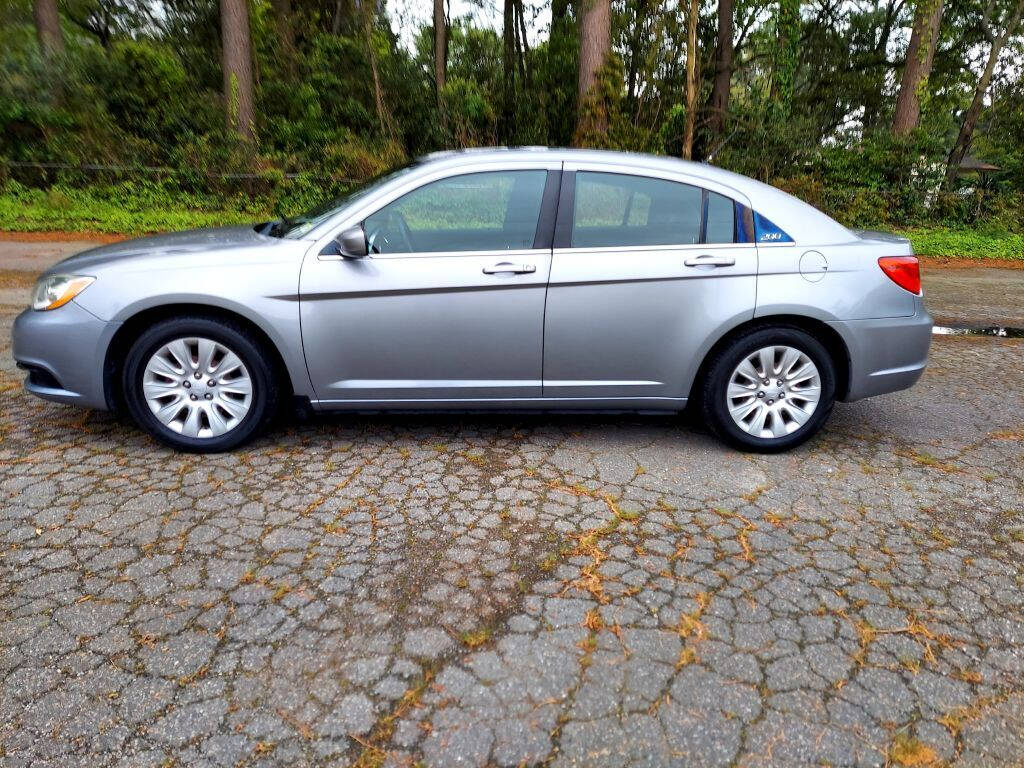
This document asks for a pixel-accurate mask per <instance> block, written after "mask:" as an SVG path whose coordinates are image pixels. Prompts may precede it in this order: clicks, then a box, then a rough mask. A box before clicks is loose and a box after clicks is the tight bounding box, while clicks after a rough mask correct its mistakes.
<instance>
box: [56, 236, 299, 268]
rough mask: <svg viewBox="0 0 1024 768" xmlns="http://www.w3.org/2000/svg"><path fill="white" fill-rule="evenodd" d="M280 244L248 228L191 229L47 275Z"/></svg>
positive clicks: (75, 260) (95, 253) (70, 261)
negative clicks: (116, 264)
mask: <svg viewBox="0 0 1024 768" xmlns="http://www.w3.org/2000/svg"><path fill="white" fill-rule="evenodd" d="M280 242H281V241H280V240H279V239H277V238H272V237H268V236H266V235H261V234H259V233H258V232H256V231H255V230H254V229H253V228H252V227H219V228H217V229H191V230H188V231H185V232H171V233H169V234H166V235H152V236H150V237H140V238H137V239H135V240H125V241H124V242H120V243H111V244H110V245H101V246H99V247H98V248H90V249H89V250H87V251H82V252H81V253H78V254H75V255H74V256H71V257H69V258H66V259H64V260H63V261H60V262H58V263H57V264H54V265H53V266H52V267H50V269H48V270H47V272H48V273H51V274H52V273H61V272H67V273H82V272H86V273H87V272H88V271H89V270H91V269H96V268H98V267H104V266H108V265H110V264H113V263H115V262H121V261H128V260H130V259H136V258H140V257H153V256H160V257H162V256H175V255H182V256H191V255H194V254H197V253H204V254H212V253H215V252H217V251H222V250H231V249H237V248H240V247H244V248H253V247H271V246H273V245H274V244H276V243H280Z"/></svg>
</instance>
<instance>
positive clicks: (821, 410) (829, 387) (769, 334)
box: [698, 326, 836, 453]
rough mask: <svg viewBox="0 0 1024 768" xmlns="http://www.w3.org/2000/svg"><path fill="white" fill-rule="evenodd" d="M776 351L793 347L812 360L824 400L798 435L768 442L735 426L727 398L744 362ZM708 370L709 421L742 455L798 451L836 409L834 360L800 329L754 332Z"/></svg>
mask: <svg viewBox="0 0 1024 768" xmlns="http://www.w3.org/2000/svg"><path fill="white" fill-rule="evenodd" d="M773 345H779V346H781V345H785V346H787V347H792V348H794V349H796V350H799V351H800V352H803V353H804V354H805V355H807V356H808V357H809V358H810V359H811V362H813V363H814V365H815V366H816V367H817V369H818V374H819V377H820V379H821V397H820V399H819V401H818V404H817V406H816V407H815V409H814V412H813V413H812V414H811V416H810V418H809V419H808V420H807V422H806V423H804V424H803V425H801V426H800V427H798V428H797V429H796V430H795V431H794V432H791V433H790V434H788V435H785V436H782V437H774V438H764V437H758V436H755V435H752V434H750V433H749V432H747V431H745V430H743V429H741V428H740V427H739V426H738V425H737V424H736V422H735V421H734V420H733V418H732V416H731V415H730V414H729V407H728V400H727V392H728V387H729V380H730V378H731V377H732V374H733V372H734V371H735V370H736V368H737V366H738V365H739V364H740V363H741V362H742V361H743V360H744V358H746V357H747V356H749V355H752V354H753V353H755V352H757V350H759V349H762V348H764V347H768V346H773ZM706 370H707V375H706V376H705V377H704V380H703V381H702V382H700V390H699V393H698V402H699V405H700V411H701V414H702V416H703V418H704V421H705V422H706V423H707V424H708V426H710V427H711V429H712V430H713V431H714V432H715V434H716V435H718V436H719V437H720V438H722V439H723V440H724V441H725V442H727V443H729V444H730V445H732V446H734V447H736V448H739V449H741V450H745V451H756V452H758V453H779V452H781V451H788V450H789V449H791V448H795V447H796V446H798V445H800V444H801V443H803V442H805V441H806V440H809V439H810V438H811V437H813V436H814V435H815V434H816V433H817V432H818V430H820V429H821V427H822V426H823V425H824V423H825V421H826V420H827V419H828V417H829V414H830V413H831V412H832V407H833V406H834V405H835V393H836V367H835V363H834V362H833V361H832V356H831V355H830V354H829V352H828V350H827V349H826V348H825V346H824V345H823V344H822V343H821V342H820V341H819V340H818V339H816V338H815V337H814V336H812V335H811V334H809V333H807V332H806V331H803V330H801V329H799V328H794V327H791V326H773V327H762V328H754V329H751V330H749V331H747V332H746V333H744V334H742V335H740V336H738V337H737V338H735V339H733V340H732V341H731V342H730V343H729V344H727V345H726V346H725V347H724V348H722V349H721V350H719V351H718V352H717V353H715V356H714V357H713V358H712V359H711V360H710V361H709V363H708V366H707V368H706ZM740 402H742V401H740ZM792 423H796V422H795V421H793V422H792Z"/></svg>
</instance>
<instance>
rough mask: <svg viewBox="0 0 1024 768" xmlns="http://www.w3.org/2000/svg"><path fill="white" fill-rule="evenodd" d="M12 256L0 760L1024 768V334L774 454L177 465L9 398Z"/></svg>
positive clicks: (324, 422) (951, 360)
mask: <svg viewBox="0 0 1024 768" xmlns="http://www.w3.org/2000/svg"><path fill="white" fill-rule="evenodd" d="M3 245H4V244H0V248H2V247H3ZM4 267H5V265H4V263H3V261H2V260H0V292H2V293H0V299H2V301H0V304H3V306H0V616H2V619H0V763H2V764H3V765H5V766H7V765H10V766H20V765H33V766H35V765H55V766H71V765H87V766H100V765H119V764H123V765H131V766H139V765H170V764H183V765H237V764H239V763H241V764H245V765H288V766H294V765H314V764H315V765H346V764H350V763H354V762H357V761H359V764H361V765H380V764H396V765H403V764H412V763H416V762H423V763H425V764H427V765H432V766H435V765H436V766H447V765H485V764H493V765H502V766H505V765H508V766H513V765H520V764H527V765H529V764H536V763H543V762H548V763H551V764H554V765H581V766H582V765H587V766H590V765H599V766H618V765H687V766H692V765H697V766H705V765H707V766H713V765H758V766H760V765H779V766H792V765H807V764H811V765H824V764H827V765H833V766H835V765H854V764H856V765H879V766H881V765H885V764H887V763H888V764H895V765H900V764H902V765H927V764H935V763H939V762H950V763H956V764H959V765H977V766H993V765H1019V764H1020V763H1021V761H1022V760H1024V589H1022V586H1024V569H1022V560H1024V460H1022V459H1024V416H1022V411H1021V408H1020V403H1021V401H1022V398H1024V342H1022V341H1015V340H997V339H977V338H936V339H935V343H934V346H933V354H932V364H931V366H930V367H929V369H928V371H927V373H926V374H925V377H924V378H923V380H922V381H921V383H920V384H919V385H918V386H917V387H915V388H914V389H913V390H910V391H908V392H903V393H899V394H896V395H890V396H885V397H880V398H876V399H874V400H869V401H863V402H859V403H853V404H849V405H840V406H837V408H836V411H835V413H834V415H833V417H832V420H831V422H830V423H829V425H828V426H827V427H826V429H825V431H824V432H823V434H822V435H821V436H820V437H819V438H817V439H815V440H814V441H812V442H811V443H810V444H808V445H807V446H805V447H803V448H801V449H799V450H798V451H796V452H794V453H791V454H788V455H784V456H750V455H743V454H740V453H736V452H733V451H730V450H728V449H725V448H723V447H722V446H720V445H719V444H718V443H717V442H715V441H714V440H713V439H711V438H710V437H708V436H707V435H705V434H704V433H703V432H702V431H701V430H699V429H696V428H694V427H691V426H687V425H686V424H683V423H681V422H680V421H679V420H670V419H657V418H640V417H628V416H627V417H612V416H607V417H595V416H578V417H512V416H436V417H426V416H400V417H399V416H393V417H359V418H344V419H316V420H313V421H311V422H310V423H308V424H301V425H295V424H292V425H285V426H283V427H281V428H279V429H278V430H276V431H275V432H273V433H272V434H269V435H268V436H266V437H264V438H262V439H261V440H259V441H258V442H256V443H255V444H254V445H252V446H250V447H248V448H246V449H244V450H241V451H238V452H236V453H233V454H229V455H221V456H215V457H197V456H185V455H177V454H173V453H171V452H169V451H167V450H166V449H164V448H161V447H159V446H158V445H157V444H155V443H154V442H153V441H151V440H150V439H149V438H147V437H145V436H143V435H142V434H140V433H139V432H137V431H136V430H134V429H133V428H132V427H131V426H130V425H128V424H127V423H125V422H124V421H123V420H121V419H119V418H116V417H112V416H110V415H107V414H102V413H96V412H89V411H82V410H76V409H73V408H69V407H64V406H59V405H52V404H46V403H43V402H41V401H38V400H35V399H32V398H29V397H27V396H26V395H24V394H23V393H22V392H21V389H20V376H19V375H18V374H17V372H16V371H15V370H14V367H13V363H12V361H11V358H10V346H9V328H10V323H11V321H12V320H13V317H14V315H15V313H16V312H17V307H16V306H14V304H15V303H16V302H15V300H14V299H5V298H4V297H6V296H13V295H15V294H16V295H18V296H22V295H23V294H24V290H25V287H26V286H27V282H26V283H25V285H24V286H23V285H21V282H22V277H19V275H18V274H17V273H15V272H4V271H2V270H3V269H4ZM26 279H27V278H26ZM1018 299H1019V297H1018ZM5 302H6V303H5ZM20 302H21V299H17V303H20Z"/></svg>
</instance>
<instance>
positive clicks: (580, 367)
mask: <svg viewBox="0 0 1024 768" xmlns="http://www.w3.org/2000/svg"><path fill="white" fill-rule="evenodd" d="M641 174H643V171H641V170H633V169H630V168H621V169H620V168H614V167H611V168H610V167H607V166H587V165H577V166H570V164H569V163H566V165H565V170H564V172H563V182H562V187H563V193H562V198H561V202H560V204H559V212H558V225H557V228H556V234H555V249H554V255H553V258H552V266H551V280H550V286H549V288H548V299H547V309H546V325H545V339H544V396H545V397H557V398H580V399H587V400H593V399H601V400H608V401H610V402H609V403H606V405H614V402H615V401H619V402H622V405H623V407H645V406H649V407H651V408H663V407H665V408H674V407H678V406H679V405H680V404H681V401H682V399H683V398H685V397H687V395H688V386H689V382H690V381H691V380H692V378H693V375H694V373H695V371H696V368H697V366H699V364H700V361H701V359H702V357H703V354H704V352H705V351H706V350H707V346H708V343H709V339H710V338H712V336H713V334H714V333H716V332H717V331H718V330H719V329H721V328H722V327H723V326H728V325H730V324H735V323H737V322H739V321H742V320H745V319H749V318H751V317H753V315H754V303H755V290H756V281H757V250H756V246H755V245H754V243H752V242H749V243H748V242H737V241H740V240H748V239H752V238H749V237H748V236H747V235H746V233H745V229H746V228H745V227H744V224H743V219H744V216H743V214H742V211H743V210H744V207H743V206H744V205H745V203H740V204H738V203H737V201H735V200H734V199H732V198H730V197H727V196H726V195H725V194H724V192H725V190H724V189H723V188H721V187H719V188H718V191H712V190H711V189H709V188H708V186H712V185H708V186H700V185H698V184H696V183H688V182H687V183H684V181H683V180H679V179H667V178H660V177H657V176H654V175H641ZM574 177H575V178H574ZM625 401H629V402H625Z"/></svg>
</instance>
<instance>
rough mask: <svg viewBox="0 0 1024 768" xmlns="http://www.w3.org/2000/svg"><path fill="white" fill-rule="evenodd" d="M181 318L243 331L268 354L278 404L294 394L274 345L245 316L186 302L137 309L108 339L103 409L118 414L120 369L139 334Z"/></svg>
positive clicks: (292, 384) (119, 406)
mask: <svg viewBox="0 0 1024 768" xmlns="http://www.w3.org/2000/svg"><path fill="white" fill-rule="evenodd" d="M183 315H189V316H193V317H195V316H200V317H204V318H209V319H211V320H220V321H228V322H231V323H234V324H235V325H239V326H241V327H243V328H245V329H246V330H247V331H249V332H250V333H252V334H253V336H255V337H256V338H257V339H258V340H259V342H260V343H261V344H262V345H263V346H264V348H265V349H267V351H268V352H269V353H270V356H271V365H272V366H273V369H274V371H275V373H276V374H277V380H278V382H279V383H280V385H281V386H282V387H283V388H284V390H285V391H284V392H282V398H281V402H286V401H287V399H290V398H291V396H292V395H293V394H294V390H295V387H294V382H293V381H292V376H291V372H290V371H289V369H288V366H287V364H286V363H285V360H284V357H283V356H282V354H281V350H280V349H279V348H278V346H277V344H275V343H274V341H273V339H271V337H270V335H269V334H268V333H267V332H266V331H265V330H264V329H263V328H262V327H260V325H259V324H258V323H256V322H255V321H253V320H252V319H251V318H248V317H246V316H245V315H243V314H241V313H239V312H235V311H233V310H230V309H225V308H224V307H217V306H211V305H208V304H193V303H188V302H183V303H173V304H160V305H157V306H153V307H147V308H145V309H141V310H139V311H138V312H136V313H134V314H132V315H131V316H129V317H128V318H127V319H125V320H124V321H123V322H122V323H121V325H120V326H119V327H118V329H117V331H116V332H115V333H114V335H113V337H112V338H111V339H110V343H109V344H108V345H107V351H106V355H105V357H104V361H103V393H104V397H105V398H106V401H107V407H108V408H109V409H110V410H112V411H116V410H122V409H123V405H124V393H123V392H122V391H121V375H120V374H121V370H122V368H123V367H124V363H125V359H126V358H127V355H128V350H129V349H130V348H131V345H132V343H133V342H134V341H135V340H136V339H137V338H139V336H140V335H141V334H142V332H143V331H145V330H146V329H147V328H149V327H150V326H152V325H153V324H154V323H158V322H160V321H162V320H169V319H173V318H176V317H181V316H183Z"/></svg>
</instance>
